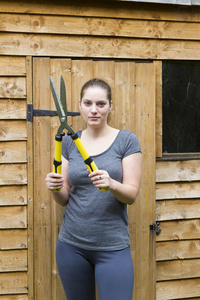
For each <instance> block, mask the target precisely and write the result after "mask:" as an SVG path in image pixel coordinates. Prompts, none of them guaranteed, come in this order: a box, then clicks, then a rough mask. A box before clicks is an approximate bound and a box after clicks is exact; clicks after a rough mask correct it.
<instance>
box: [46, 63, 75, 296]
mask: <svg viewBox="0 0 200 300" xmlns="http://www.w3.org/2000/svg"><path fill="white" fill-rule="evenodd" d="M50 73H51V74H52V76H53V79H54V82H55V85H56V87H57V89H58V91H59V92H60V75H62V76H63V78H64V81H65V85H66V97H67V104H68V103H69V105H68V106H67V107H68V110H69V111H70V110H71V107H70V106H71V59H51V65H50ZM51 109H52V110H55V109H56V108H55V104H54V101H53V98H52V97H51ZM68 121H69V122H70V123H71V121H72V119H70V118H69V119H68ZM59 126H60V120H59V118H58V117H54V118H51V161H52V162H53V158H54V153H55V152H54V151H55V150H54V147H55V142H54V140H55V134H56V133H57V129H58V127H59ZM51 167H53V166H51ZM64 209H65V208H64V207H62V206H61V205H58V204H57V203H56V202H55V201H54V200H53V198H52V199H51V215H52V245H51V248H52V272H51V274H52V284H51V293H52V300H53V299H60V300H61V299H63V300H64V299H65V298H66V297H65V293H64V289H63V286H62V283H61V280H60V277H59V273H58V269H57V265H56V258H55V251H56V243H57V239H58V232H59V230H60V227H61V224H62V219H63V213H64Z"/></svg>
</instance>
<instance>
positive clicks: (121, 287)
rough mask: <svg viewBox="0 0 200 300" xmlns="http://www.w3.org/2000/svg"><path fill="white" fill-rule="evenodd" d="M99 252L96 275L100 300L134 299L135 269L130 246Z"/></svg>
mask: <svg viewBox="0 0 200 300" xmlns="http://www.w3.org/2000/svg"><path fill="white" fill-rule="evenodd" d="M98 253H99V254H98V260H97V261H96V265H95V276H96V283H97V289H98V294H99V300H132V294H133V283H134V270H133V262H132V258H131V253H130V248H126V249H124V250H120V251H112V252H98Z"/></svg>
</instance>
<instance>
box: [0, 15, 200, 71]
mask: <svg viewBox="0 0 200 300" xmlns="http://www.w3.org/2000/svg"><path fill="white" fill-rule="evenodd" d="M0 23H1V27H0V31H2V32H5V31H6V32H16V33H18V32H23V33H45V34H67V35H72V34H73V35H91V36H92V35H95V36H115V37H134V38H139V37H140V38H149V39H177V40H200V24H199V23H192V22H191V23H186V22H171V21H170V22H167V21H161V20H154V21H150V20H148V21H146V20H136V19H133V20H131V19H127V20H126V19H123V21H122V20H121V18H117V19H116V18H102V17H101V18H98V17H96V18H94V17H87V18H85V17H79V16H58V15H56V16H50V15H49V16H47V15H42V16H41V15H27V14H17V15H13V14H5V13H3V14H0ZM23 63H24V67H25V62H24V61H23ZM0 74H1V73H0Z"/></svg>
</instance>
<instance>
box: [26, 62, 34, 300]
mask: <svg viewBox="0 0 200 300" xmlns="http://www.w3.org/2000/svg"><path fill="white" fill-rule="evenodd" d="M32 72H33V66H32V57H27V58H26V74H27V78H26V81H27V84H26V86H27V104H33V99H32V97H33V96H32V95H33V87H32V84H33V83H32V80H33V77H32ZM27 179H28V186H27V204H28V207H27V210H28V211H27V220H28V230H27V244H28V274H27V276H28V299H29V300H32V299H33V298H34V245H33V243H34V239H33V225H34V216H33V211H34V209H33V195H34V187H33V185H34V170H33V123H32V122H27Z"/></svg>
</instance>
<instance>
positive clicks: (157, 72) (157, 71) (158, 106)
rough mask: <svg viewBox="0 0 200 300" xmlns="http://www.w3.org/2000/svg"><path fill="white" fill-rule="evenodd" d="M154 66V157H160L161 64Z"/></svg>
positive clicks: (157, 62)
mask: <svg viewBox="0 0 200 300" xmlns="http://www.w3.org/2000/svg"><path fill="white" fill-rule="evenodd" d="M154 66H155V85H156V86H155V88H156V157H162V62H161V61H155V62H154ZM156 167H157V166H156Z"/></svg>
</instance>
